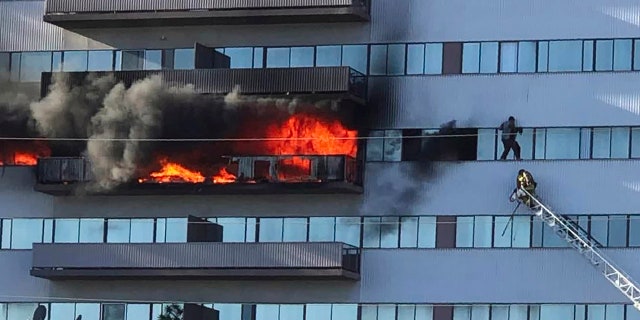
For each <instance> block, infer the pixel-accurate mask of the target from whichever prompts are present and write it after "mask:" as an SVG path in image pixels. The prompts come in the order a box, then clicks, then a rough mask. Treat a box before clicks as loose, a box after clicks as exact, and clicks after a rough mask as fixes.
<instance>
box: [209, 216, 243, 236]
mask: <svg viewBox="0 0 640 320" xmlns="http://www.w3.org/2000/svg"><path fill="white" fill-rule="evenodd" d="M216 223H218V224H219V225H221V226H222V241H223V242H244V241H245V230H246V224H245V218H218V219H217V220H216Z"/></svg>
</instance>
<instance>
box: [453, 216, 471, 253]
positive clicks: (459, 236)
mask: <svg viewBox="0 0 640 320" xmlns="http://www.w3.org/2000/svg"><path fill="white" fill-rule="evenodd" d="M473 224H474V223H473V217H457V218H456V247H458V248H471V247H473V227H474V225H473Z"/></svg>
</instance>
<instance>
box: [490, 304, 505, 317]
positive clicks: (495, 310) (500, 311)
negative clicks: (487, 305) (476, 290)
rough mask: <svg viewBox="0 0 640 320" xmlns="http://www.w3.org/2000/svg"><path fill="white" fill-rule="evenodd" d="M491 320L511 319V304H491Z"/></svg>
mask: <svg viewBox="0 0 640 320" xmlns="http://www.w3.org/2000/svg"><path fill="white" fill-rule="evenodd" d="M491 320H509V306H501V305H493V306H491Z"/></svg>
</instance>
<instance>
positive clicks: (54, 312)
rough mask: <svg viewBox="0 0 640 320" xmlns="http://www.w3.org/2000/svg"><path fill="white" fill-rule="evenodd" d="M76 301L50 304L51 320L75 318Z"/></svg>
mask: <svg viewBox="0 0 640 320" xmlns="http://www.w3.org/2000/svg"><path fill="white" fill-rule="evenodd" d="M75 311H76V306H75V304H74V303H52V304H50V305H49V315H50V316H49V320H67V319H75Z"/></svg>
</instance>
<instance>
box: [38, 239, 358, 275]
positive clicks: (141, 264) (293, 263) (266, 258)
mask: <svg viewBox="0 0 640 320" xmlns="http://www.w3.org/2000/svg"><path fill="white" fill-rule="evenodd" d="M32 254H33V263H32V268H31V275H32V276H35V277H39V278H45V279H50V280H81V279H82V280H86V279H100V280H106V279H109V280H112V279H121V280H124V279H133V280H150V279H225V280H246V279H252V280H254V279H269V280H274V279H347V280H359V278H360V249H358V248H356V247H352V246H349V245H346V244H343V243H338V242H304V243H302V242H301V243H297V242H296V243H206V242H199V243H162V244H160V243H156V244H133V243H126V244H120V243H99V244H57V243H56V244H34V246H33V252H32Z"/></svg>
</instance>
